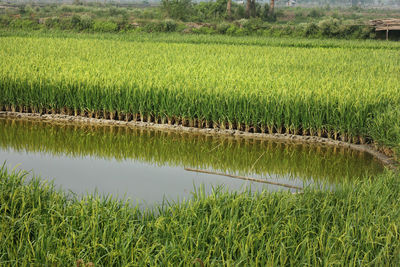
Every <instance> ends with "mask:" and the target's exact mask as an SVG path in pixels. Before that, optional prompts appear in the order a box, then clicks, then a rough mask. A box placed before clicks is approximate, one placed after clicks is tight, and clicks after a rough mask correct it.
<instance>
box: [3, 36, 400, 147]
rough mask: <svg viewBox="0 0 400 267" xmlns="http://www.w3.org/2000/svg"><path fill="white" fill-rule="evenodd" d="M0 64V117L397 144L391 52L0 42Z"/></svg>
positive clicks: (395, 68) (394, 56) (399, 68)
mask: <svg viewBox="0 0 400 267" xmlns="http://www.w3.org/2000/svg"><path fill="white" fill-rule="evenodd" d="M350 44H351V42H350ZM366 46H367V47H368V42H366ZM399 48H400V46H399ZM0 56H1V58H2V61H1V62H0V64H1V65H0V66H1V68H0V89H1V90H0V99H1V103H0V105H1V108H2V109H3V110H10V111H13V110H17V111H32V112H42V113H43V112H46V113H47V112H52V113H67V114H75V115H84V116H90V117H103V118H110V119H121V120H128V121H129V120H141V121H148V122H160V123H170V124H171V123H176V124H183V125H188V126H195V127H214V128H215V127H218V128H229V129H241V130H244V131H252V132H268V133H283V132H286V133H292V134H303V135H318V136H324V137H329V138H332V139H340V140H343V141H349V142H354V143H365V142H372V141H376V142H381V143H383V144H385V145H388V144H391V145H392V146H396V145H398V140H396V139H397V138H398V129H399V122H398V120H397V116H398V114H399V108H398V107H399V103H400V88H399V84H400V81H399V80H400V75H397V74H398V73H399V72H400V65H399V57H398V50H397V49H385V47H383V48H382V49H371V48H352V47H351V46H350V47H347V46H346V45H344V46H343V47H334V48H325V47H318V46H315V47H312V48H303V47H285V46H283V47H279V46H278V47H277V46H268V45H265V46H260V45H257V46H256V45H246V46H244V45H232V44H215V43H209V44H207V43H198V44H188V43H170V42H165V41H158V40H157V39H156V40H155V41H151V39H150V40H148V41H143V40H141V41H140V42H135V41H123V40H122V41H121V40H105V39H94V38H91V39H82V38H80V39H75V38H68V37H67V38H47V37H2V38H1V39H0ZM388 121H389V123H392V124H393V126H395V127H394V130H395V131H397V132H393V133H392V132H389V133H388V132H387V131H386V130H383V129H382V127H380V126H381V124H385V123H387V122H388Z"/></svg>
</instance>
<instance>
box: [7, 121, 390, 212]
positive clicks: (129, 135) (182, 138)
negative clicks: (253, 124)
mask: <svg viewBox="0 0 400 267" xmlns="http://www.w3.org/2000/svg"><path fill="white" fill-rule="evenodd" d="M0 161H1V162H3V161H6V162H7V165H8V166H14V165H16V164H21V165H20V166H19V168H21V169H25V170H31V171H32V172H33V173H34V174H37V175H40V176H41V178H43V179H48V180H54V183H55V185H57V186H61V188H63V189H65V190H70V191H71V192H73V193H76V194H85V193H92V192H94V191H97V192H98V193H100V194H106V195H112V196H115V197H119V198H122V197H125V198H130V199H132V200H133V201H134V202H136V203H146V204H147V205H149V204H150V205H152V204H154V203H159V202H161V201H162V200H163V199H164V197H165V198H167V199H168V200H172V201H175V200H178V199H179V200H182V199H185V198H186V199H187V198H189V197H190V196H191V192H193V190H194V188H199V187H201V186H203V187H204V190H205V192H206V193H209V192H211V190H212V188H216V187H218V186H223V187H224V188H225V190H230V191H240V190H247V189H248V188H249V187H250V188H251V190H252V191H260V190H270V191H275V190H290V191H293V192H295V191H296V190H297V189H296V187H300V188H301V187H304V186H307V185H308V184H311V183H316V182H322V183H328V184H335V183H339V182H341V181H343V180H344V179H356V178H362V177H364V176H365V175H367V174H372V175H374V174H377V173H379V172H382V171H383V166H382V164H381V163H380V162H378V161H377V160H375V159H374V158H373V157H372V156H371V155H369V154H367V153H363V152H359V151H354V150H350V149H346V148H339V147H330V146H321V145H313V144H290V143H284V142H276V141H268V140H256V139H243V138H238V137H226V136H225V137H222V136H209V135H204V134H193V133H180V132H171V131H168V132H167V131H156V130H147V129H143V128H129V127H121V126H94V125H81V124H72V123H71V124H56V123H49V122H42V121H32V120H24V119H6V118H1V119H0ZM188 168H190V169H191V170H188ZM193 170H198V171H208V172H215V173H218V174H210V173H201V172H196V171H193ZM220 174H228V175H233V176H245V177H250V178H254V179H259V180H261V181H264V182H265V183H262V182H253V181H246V180H242V179H238V178H234V177H227V176H223V175H220ZM269 183H275V184H269ZM278 184H281V185H278ZM288 186H289V187H288Z"/></svg>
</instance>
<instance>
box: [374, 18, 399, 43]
mask: <svg viewBox="0 0 400 267" xmlns="http://www.w3.org/2000/svg"><path fill="white" fill-rule="evenodd" d="M370 24H371V26H373V27H375V31H377V32H378V31H386V40H389V31H400V19H374V20H370Z"/></svg>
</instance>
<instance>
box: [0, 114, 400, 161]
mask: <svg viewBox="0 0 400 267" xmlns="http://www.w3.org/2000/svg"><path fill="white" fill-rule="evenodd" d="M0 117H9V118H21V119H30V120H41V121H44V122H49V123H63V124H65V123H69V124H77V123H78V124H79V123H84V124H95V125H111V126H123V127H143V128H149V129H156V130H161V131H179V132H189V133H200V134H206V135H224V136H231V137H234V138H249V139H264V140H265V139H267V140H274V141H282V142H290V143H299V142H302V143H310V144H318V145H322V146H324V145H327V146H338V147H345V148H350V149H354V150H358V151H362V152H366V153H369V154H371V155H372V156H373V157H375V158H376V159H378V160H379V161H381V162H382V163H383V164H384V165H385V166H387V167H389V168H391V169H396V168H397V167H398V163H397V162H396V161H395V160H394V159H393V158H392V157H390V156H389V155H390V154H391V153H390V151H388V153H387V154H389V155H386V154H385V153H384V152H385V151H383V152H381V151H378V150H377V149H376V148H375V146H374V145H369V144H363V145H360V144H351V143H347V142H343V141H337V140H332V139H328V138H322V137H317V136H303V135H293V134H278V133H275V134H268V133H249V132H244V131H240V130H229V129H218V128H217V129H214V128H195V127H188V126H182V125H170V124H157V123H152V122H140V121H129V122H126V121H120V120H109V119H95V118H87V117H82V116H70V115H61V114H39V113H20V112H9V111H0Z"/></svg>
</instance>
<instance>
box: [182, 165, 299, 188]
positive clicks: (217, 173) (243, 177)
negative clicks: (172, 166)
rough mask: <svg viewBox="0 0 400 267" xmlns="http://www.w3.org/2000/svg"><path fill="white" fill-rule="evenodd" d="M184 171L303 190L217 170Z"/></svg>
mask: <svg viewBox="0 0 400 267" xmlns="http://www.w3.org/2000/svg"><path fill="white" fill-rule="evenodd" d="M185 171H189V172H199V173H207V174H215V175H221V176H227V177H231V178H236V179H242V180H246V181H251V182H257V183H264V184H271V185H278V186H283V187H287V188H292V189H298V190H303V188H301V187H298V186H295V185H290V184H282V183H276V182H270V181H267V180H261V179H255V178H251V177H245V176H238V175H232V174H226V173H219V172H212V171H205V170H197V169H192V168H185Z"/></svg>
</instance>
